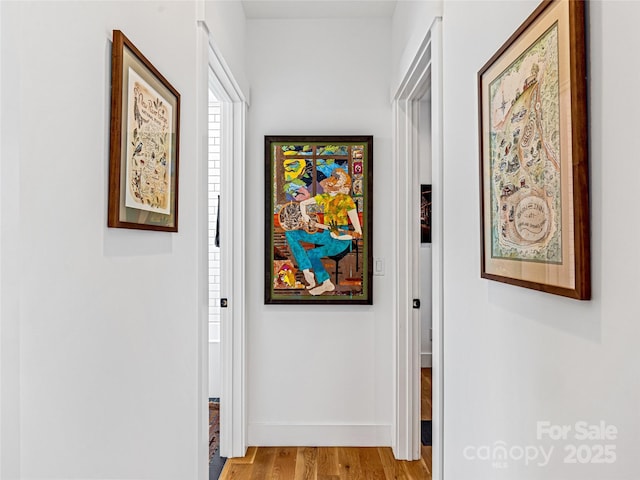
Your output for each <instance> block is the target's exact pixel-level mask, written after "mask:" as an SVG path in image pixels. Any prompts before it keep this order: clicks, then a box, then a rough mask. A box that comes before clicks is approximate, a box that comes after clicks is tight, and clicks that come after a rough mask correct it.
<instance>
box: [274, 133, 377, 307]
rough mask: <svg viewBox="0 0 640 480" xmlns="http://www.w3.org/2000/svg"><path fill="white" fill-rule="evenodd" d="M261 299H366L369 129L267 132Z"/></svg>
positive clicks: (368, 289) (296, 301)
mask: <svg viewBox="0 0 640 480" xmlns="http://www.w3.org/2000/svg"><path fill="white" fill-rule="evenodd" d="M265 177H266V181H265V303H266V304H303V303H308V304H364V305H371V304H372V275H373V269H372V266H373V257H372V252H373V250H372V245H373V221H372V220H373V193H372V190H373V136H370V135H368V136H265Z"/></svg>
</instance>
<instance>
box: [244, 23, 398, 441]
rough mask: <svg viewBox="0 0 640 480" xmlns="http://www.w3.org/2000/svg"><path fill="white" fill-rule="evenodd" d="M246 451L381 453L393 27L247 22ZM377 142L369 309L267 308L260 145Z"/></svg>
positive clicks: (389, 387) (387, 416)
mask: <svg viewBox="0 0 640 480" xmlns="http://www.w3.org/2000/svg"><path fill="white" fill-rule="evenodd" d="M247 29H248V43H247V50H248V62H247V65H248V75H249V78H250V80H251V88H252V105H251V108H250V110H249V117H248V125H249V130H248V134H247V138H248V145H247V172H248V174H247V179H246V181H247V183H246V187H247V189H246V191H247V205H248V209H247V266H248V267H247V299H248V301H247V303H248V305H247V322H248V331H247V334H248V345H247V354H248V366H247V375H248V395H247V398H248V421H249V438H248V439H249V443H250V444H254V445H255V444H259V445H266V444H270V445H307V444H311V445H313V444H316V445H319V444H331V445H340V444H360V445H366V444H371V445H390V442H391V430H390V425H391V420H392V395H393V383H392V365H393V355H392V334H393V328H392V298H391V292H392V291H393V279H392V276H391V275H390V272H391V271H392V265H391V262H392V259H393V235H392V233H393V229H392V225H393V224H392V220H390V219H391V213H392V211H393V210H392V199H391V198H390V195H391V182H390V181H389V176H390V174H391V163H390V159H391V108H390V102H389V83H388V69H389V61H390V48H389V39H390V21H389V20H383V19H351V20H290V21H285V20H249V21H248V22H247ZM289 134H291V135H296V134H298V135H299V134H308V135H313V134H316V135H322V134H335V135H341V134H342V135H349V134H373V135H374V192H375V196H374V209H375V213H374V229H373V230H374V238H373V253H374V256H377V257H384V258H385V259H386V271H387V275H386V276H381V277H374V285H373V302H374V305H373V306H337V305H335V306H304V305H301V306H295V305H288V306H278V305H269V306H265V305H264V304H263V298H264V296H263V295H264V283H263V282H264V275H263V268H264V218H263V215H264V207H263V206H264V160H263V159H264V151H263V148H264V135H289Z"/></svg>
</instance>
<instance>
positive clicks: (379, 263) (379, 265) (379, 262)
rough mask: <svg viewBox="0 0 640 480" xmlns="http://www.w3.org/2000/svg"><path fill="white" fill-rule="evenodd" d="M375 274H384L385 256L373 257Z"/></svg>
mask: <svg viewBox="0 0 640 480" xmlns="http://www.w3.org/2000/svg"><path fill="white" fill-rule="evenodd" d="M373 274H374V275H378V276H382V275H384V258H381V257H374V258H373Z"/></svg>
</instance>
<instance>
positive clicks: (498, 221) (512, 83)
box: [489, 24, 562, 264]
mask: <svg viewBox="0 0 640 480" xmlns="http://www.w3.org/2000/svg"><path fill="white" fill-rule="evenodd" d="M558 65H559V63H558V25H557V24H554V25H553V26H552V27H551V28H549V29H548V30H547V31H546V32H545V33H544V34H543V35H542V36H540V38H538V39H537V40H536V41H535V42H534V43H533V44H532V45H531V46H530V47H529V48H528V49H527V50H526V51H525V52H524V53H522V55H520V56H519V57H518V58H517V59H516V60H515V61H514V62H513V63H512V64H511V65H509V67H507V68H506V69H505V70H504V71H503V72H502V73H501V74H500V75H499V76H498V77H497V78H496V79H495V80H494V81H493V82H491V84H490V85H489V106H490V109H489V110H490V114H489V115H490V139H489V140H490V174H491V181H490V184H491V195H490V202H491V255H492V257H493V258H504V259H511V260H521V261H532V262H544V263H554V264H559V263H562V228H561V225H562V224H561V183H560V175H561V172H560V165H561V161H560V112H559V80H558V79H559V67H558Z"/></svg>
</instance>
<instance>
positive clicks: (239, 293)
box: [197, 21, 247, 479]
mask: <svg viewBox="0 0 640 480" xmlns="http://www.w3.org/2000/svg"><path fill="white" fill-rule="evenodd" d="M198 26H199V30H200V32H199V36H198V38H199V40H198V51H199V54H200V55H199V59H200V62H199V64H202V65H203V66H206V67H207V68H205V69H204V70H205V71H206V74H202V73H200V74H199V77H198V78H199V85H198V96H197V101H198V106H199V108H202V109H203V110H205V111H206V108H207V107H208V91H209V88H211V90H213V92H214V94H215V95H216V97H217V98H218V100H219V101H220V102H221V104H222V118H223V122H222V128H221V161H222V168H221V198H220V205H219V209H220V245H221V247H222V249H224V255H222V258H221V261H220V270H221V284H220V296H221V297H222V298H227V299H228V307H227V308H223V309H222V310H221V326H220V327H221V332H220V337H221V345H220V348H221V372H222V382H221V395H220V400H221V404H222V408H221V409H220V455H221V456H223V457H242V456H244V455H245V453H246V451H247V433H246V352H245V331H246V327H245V321H246V320H245V296H244V292H245V284H244V274H243V273H244V251H245V229H244V222H245V220H244V219H245V212H244V209H245V202H244V191H245V190H244V182H245V179H244V170H245V121H246V110H247V101H246V96H245V95H244V93H243V92H242V90H241V89H240V87H239V85H238V83H237V82H236V81H235V79H234V77H233V74H232V72H231V70H230V69H229V67H228V65H227V63H226V62H225V61H224V58H223V57H222V55H221V54H220V51H219V49H218V48H217V47H216V45H215V42H214V41H213V39H212V38H211V36H210V34H209V29H208V27H207V24H206V22H204V21H198ZM198 118H199V122H198V124H199V133H200V134H201V135H200V136H199V137H198V138H199V139H200V140H201V142H199V144H200V143H203V144H206V139H207V135H208V124H207V121H206V118H204V119H203V118H201V116H199V117H198ZM206 153H207V152H206V149H205V150H204V152H202V155H199V156H198V158H199V169H204V170H203V171H202V172H201V174H200V175H201V177H202V178H201V177H199V183H198V187H199V188H202V189H203V192H202V195H200V196H199V198H200V199H201V201H200V202H199V203H201V204H202V205H200V207H201V208H202V209H204V212H200V214H199V216H198V219H199V225H198V228H199V229H202V230H203V231H202V232H200V231H199V234H198V239H199V247H198V248H199V253H200V258H201V261H200V266H199V269H201V272H199V275H198V277H199V279H201V278H206V273H207V262H206V255H207V245H206V244H205V245H201V244H200V241H201V240H202V239H204V238H206V230H207V227H208V222H207V218H206V209H207V200H206V198H207V197H206V177H207V174H206V167H207V161H208V159H207V154H206ZM200 180H201V181H200ZM203 258H204V259H205V260H204V261H202V259H203ZM199 292H200V293H199V295H203V296H204V298H201V306H202V305H204V306H205V307H206V305H207V297H206V295H207V294H208V292H207V289H206V286H205V287H204V288H199ZM205 292H207V293H205ZM202 311H203V312H206V311H207V310H206V308H204V309H202ZM199 320H200V322H199V331H200V332H201V334H202V337H201V339H202V342H201V343H204V344H205V345H206V347H207V348H206V349H204V350H203V351H202V352H200V356H199V360H200V363H201V364H202V362H208V333H207V331H206V328H207V327H208V316H207V315H206V314H203V315H202V318H200V319H199ZM203 326H204V328H203ZM201 330H202V331H201ZM201 368H203V370H204V371H203V372H200V374H199V379H200V382H203V384H202V385H201V388H199V393H202V392H201V391H200V390H202V391H204V392H207V391H208V389H207V388H206V386H207V383H206V382H207V381H208V364H205V366H204V367H201ZM206 398H208V397H206V396H203V395H199V401H200V400H201V401H202V405H203V407H202V408H199V412H200V411H201V410H203V408H205V407H206V400H205V399H206ZM199 422H200V424H201V425H203V426H206V425H207V420H206V419H204V420H201V419H199ZM201 437H202V436H201V435H200V436H199V439H201ZM207 438H208V433H207ZM207 443H208V442H207ZM207 451H208V449H207ZM199 452H200V453H199V455H203V456H202V458H200V456H199V458H198V460H199V461H198V464H199V466H200V464H202V465H207V467H208V462H207V461H206V460H204V459H205V458H208V456H207V454H206V453H205V454H203V453H202V449H199ZM199 468H200V467H199ZM199 475H201V474H200V472H199ZM207 475H208V473H207ZM198 478H199V479H204V478H208V476H207V477H203V476H199V477H198Z"/></svg>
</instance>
